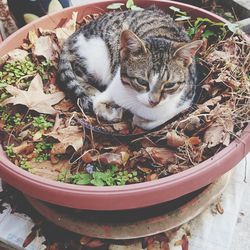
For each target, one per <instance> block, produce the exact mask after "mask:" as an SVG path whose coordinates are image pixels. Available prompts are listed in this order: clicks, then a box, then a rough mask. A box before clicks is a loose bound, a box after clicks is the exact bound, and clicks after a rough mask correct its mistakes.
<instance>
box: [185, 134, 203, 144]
mask: <svg viewBox="0 0 250 250" xmlns="http://www.w3.org/2000/svg"><path fill="white" fill-rule="evenodd" d="M188 143H189V144H190V145H194V146H197V145H199V144H200V143H201V140H200V138H199V137H197V136H192V137H190V138H188Z"/></svg>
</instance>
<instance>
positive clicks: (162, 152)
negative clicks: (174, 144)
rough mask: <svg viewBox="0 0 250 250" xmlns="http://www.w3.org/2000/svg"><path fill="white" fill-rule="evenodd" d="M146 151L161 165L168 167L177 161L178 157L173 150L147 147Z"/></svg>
mask: <svg viewBox="0 0 250 250" xmlns="http://www.w3.org/2000/svg"><path fill="white" fill-rule="evenodd" d="M145 150H146V152H147V153H148V154H149V155H150V156H151V157H152V158H153V160H154V161H155V162H156V163H158V164H160V165H167V164H168V163H175V161H176V155H175V153H174V152H173V151H171V150H168V149H165V148H157V147H147V148H145Z"/></svg>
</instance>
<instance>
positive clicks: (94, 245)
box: [86, 239, 105, 249]
mask: <svg viewBox="0 0 250 250" xmlns="http://www.w3.org/2000/svg"><path fill="white" fill-rule="evenodd" d="M104 245H105V243H104V242H103V241H102V240H99V239H94V240H91V241H90V242H89V243H87V244H86V247H88V249H92V248H93V249H95V248H99V249H101V248H100V247H104Z"/></svg>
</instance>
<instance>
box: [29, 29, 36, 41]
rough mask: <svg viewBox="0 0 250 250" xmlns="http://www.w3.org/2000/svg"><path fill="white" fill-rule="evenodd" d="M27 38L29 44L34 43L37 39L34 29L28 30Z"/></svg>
mask: <svg viewBox="0 0 250 250" xmlns="http://www.w3.org/2000/svg"><path fill="white" fill-rule="evenodd" d="M28 38H29V41H30V43H31V44H35V42H36V41H37V39H38V35H37V34H36V31H34V30H31V31H29V34H28Z"/></svg>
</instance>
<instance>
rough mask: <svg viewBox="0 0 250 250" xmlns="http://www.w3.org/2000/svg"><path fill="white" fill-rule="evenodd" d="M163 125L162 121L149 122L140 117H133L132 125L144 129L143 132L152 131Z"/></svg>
mask: <svg viewBox="0 0 250 250" xmlns="http://www.w3.org/2000/svg"><path fill="white" fill-rule="evenodd" d="M163 123H164V121H162V120H156V121H151V120H147V119H144V118H142V117H139V116H137V115H134V116H133V125H134V126H137V127H140V128H142V129H145V130H151V129H154V128H156V127H158V126H160V125H161V124H163Z"/></svg>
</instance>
